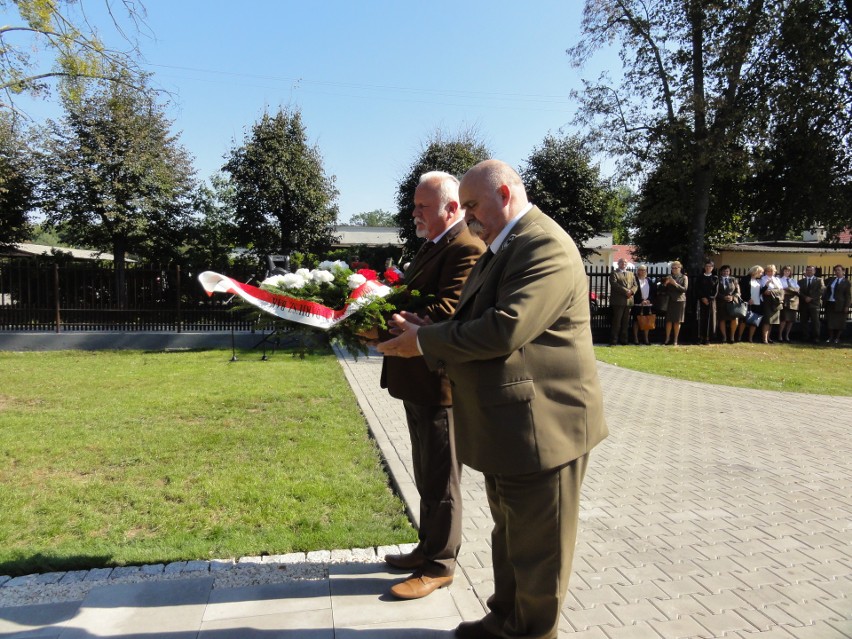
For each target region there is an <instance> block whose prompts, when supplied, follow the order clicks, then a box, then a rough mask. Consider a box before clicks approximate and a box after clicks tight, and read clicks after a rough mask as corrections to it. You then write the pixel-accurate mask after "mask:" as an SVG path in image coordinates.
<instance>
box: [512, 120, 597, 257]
mask: <svg viewBox="0 0 852 639" xmlns="http://www.w3.org/2000/svg"><path fill="white" fill-rule="evenodd" d="M520 174H521V178H522V179H523V181H524V185H525V186H526V189H527V195H528V196H529V199H530V201H531V202H533V203H535V204H536V205H537V206H538V207H539V208H540V209H541V210H542V211H544V212H545V213H546V214H547V215H549V216H550V217H552V218H553V219H554V220H556V222H557V223H558V224H559V226H561V227H562V228H563V229H565V231H566V232H567V233H568V234H569V235H570V236H571V238H572V239H573V240H574V242H575V243H576V244H577V248H579V249H580V253H581V254H582V255H583V256H586V255H589V254H590V253H591V252H592V249H587V248H584V246H583V245H584V244H585V243H586V242H587V240H589V239H591V238H592V237H594V236H595V235H598V234H599V233H601V232H603V231H604V230H609V229H607V228H605V223H606V219H607V214H608V212H609V207H610V204H611V202H610V200H611V197H612V196H611V194H610V193H609V191H608V189H607V187H606V185H605V184H604V182H603V181H602V180H601V177H600V169H599V168H598V167H597V166H594V165H593V164H592V161H591V157H590V155H589V153H588V152H587V151H586V150H585V149H584V147H583V144H582V142H581V141H580V140H579V139H578V138H576V137H573V136H568V135H562V136H556V135H552V134H548V135H547V136H546V137H545V138H544V141H543V142H542V143H541V146H538V147H536V148H535V149H533V151H532V153H531V154H530V156H529V158H527V161H526V166H525V167H524V168H523V169H522V170H521V172H520Z"/></svg>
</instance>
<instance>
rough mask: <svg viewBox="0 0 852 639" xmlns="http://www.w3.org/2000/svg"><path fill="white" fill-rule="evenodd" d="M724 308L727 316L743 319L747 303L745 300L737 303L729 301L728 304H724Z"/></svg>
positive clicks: (746, 311)
mask: <svg viewBox="0 0 852 639" xmlns="http://www.w3.org/2000/svg"><path fill="white" fill-rule="evenodd" d="M726 307H727V308H726V310H727V311H728V315H730V316H731V317H736V318H737V319H745V318H746V315H748V302H746V301H745V300H740V301H739V302H735V301H733V300H731V301H730V302H726Z"/></svg>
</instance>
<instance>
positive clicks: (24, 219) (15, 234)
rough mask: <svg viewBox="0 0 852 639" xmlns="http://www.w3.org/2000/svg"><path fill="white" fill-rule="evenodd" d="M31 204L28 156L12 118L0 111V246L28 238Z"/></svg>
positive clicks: (31, 176)
mask: <svg viewBox="0 0 852 639" xmlns="http://www.w3.org/2000/svg"><path fill="white" fill-rule="evenodd" d="M34 207H35V173H34V167H33V161H32V156H31V154H30V153H29V152H28V150H27V144H26V141H25V140H24V139H23V136H22V134H21V132H20V131H19V130H18V127H17V126H16V124H15V122H14V121H13V119H12V118H11V117H9V116H8V114H3V113H0V248H5V247H8V246H11V245H12V244H15V243H17V242H21V241H24V240H26V239H28V238H29V235H30V231H31V227H30V221H29V213H30V211H32V209H33V208H34Z"/></svg>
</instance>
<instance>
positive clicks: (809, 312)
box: [799, 266, 825, 343]
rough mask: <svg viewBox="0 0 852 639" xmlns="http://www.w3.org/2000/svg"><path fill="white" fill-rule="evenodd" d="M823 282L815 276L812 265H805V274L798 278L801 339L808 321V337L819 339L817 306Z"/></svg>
mask: <svg viewBox="0 0 852 639" xmlns="http://www.w3.org/2000/svg"><path fill="white" fill-rule="evenodd" d="M824 289H825V282H823V281H822V278H821V277H817V276H816V269H815V268H814V267H813V266H806V267H805V276H804V277H803V278H802V279H800V280H799V322H801V324H802V339H807V327H808V323H810V325H811V335H810V339H811V341H812V342H814V343H816V342H818V341H819V307H820V304H822V292H823V290H824Z"/></svg>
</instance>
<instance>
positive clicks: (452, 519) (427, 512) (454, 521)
mask: <svg viewBox="0 0 852 639" xmlns="http://www.w3.org/2000/svg"><path fill="white" fill-rule="evenodd" d="M403 406H404V407H405V416H406V419H407V421H408V433H409V435H410V436H411V456H412V465H413V468H414V484H415V486H416V487H417V492H418V493H419V494H420V529H419V533H418V535H419V540H420V544H419V548H420V550H421V551H422V552H423V554H424V555H425V557H426V565H424V566H423V572H424V573H425V574H427V575H429V576H430V577H446V576H449V575H452V574H453V572H454V571H455V568H456V558H457V557H458V554H459V548H461V536H462V535H461V526H462V497H461V488H460V485H459V484H460V480H461V464H459V463H458V461H457V460H456V448H455V442H454V441H453V409H452V408H451V407H446V406H421V405H419V404H414V403H412V402H407V401H406V402H403Z"/></svg>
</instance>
